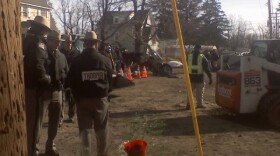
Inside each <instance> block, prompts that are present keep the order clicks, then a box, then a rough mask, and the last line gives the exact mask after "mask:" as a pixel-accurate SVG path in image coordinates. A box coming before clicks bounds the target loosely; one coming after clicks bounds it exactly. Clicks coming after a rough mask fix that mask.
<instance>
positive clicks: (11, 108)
mask: <svg viewBox="0 0 280 156" xmlns="http://www.w3.org/2000/svg"><path fill="white" fill-rule="evenodd" d="M0 14H1V16H0V155H1V156H8V155H9V156H26V155H27V146H26V144H27V141H26V124H25V112H24V79H23V55H22V46H21V44H22V43H21V30H20V27H21V26H20V1H19V0H12V1H11V0H10V1H8V0H0Z"/></svg>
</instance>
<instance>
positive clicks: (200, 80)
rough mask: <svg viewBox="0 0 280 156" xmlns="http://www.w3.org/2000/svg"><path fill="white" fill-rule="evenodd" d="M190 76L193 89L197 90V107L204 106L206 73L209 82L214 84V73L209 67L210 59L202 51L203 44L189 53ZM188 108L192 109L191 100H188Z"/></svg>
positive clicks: (196, 46)
mask: <svg viewBox="0 0 280 156" xmlns="http://www.w3.org/2000/svg"><path fill="white" fill-rule="evenodd" d="M187 63H188V69H189V74H190V75H189V76H190V81H191V85H192V90H193V91H195V92H196V96H195V97H196V102H197V108H204V107H205V106H203V94H204V75H203V72H205V73H206V75H207V76H208V78H209V84H212V75H211V72H210V69H209V64H208V60H207V59H206V57H205V56H204V55H203V54H202V53H201V46H200V45H195V47H194V51H193V53H190V54H188V58H187ZM186 109H187V110H189V109H190V105H189V102H187V106H186Z"/></svg>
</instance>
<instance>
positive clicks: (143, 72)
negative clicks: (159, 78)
mask: <svg viewBox="0 0 280 156" xmlns="http://www.w3.org/2000/svg"><path fill="white" fill-rule="evenodd" d="M141 77H142V78H147V77H148V73H147V70H146V67H145V66H144V67H143V71H142V73H141Z"/></svg>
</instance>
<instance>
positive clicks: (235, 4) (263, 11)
mask: <svg viewBox="0 0 280 156" xmlns="http://www.w3.org/2000/svg"><path fill="white" fill-rule="evenodd" d="M220 2H221V5H222V10H224V11H225V13H226V15H234V16H235V17H242V18H243V19H244V20H246V21H249V22H251V23H252V25H253V26H254V27H257V26H258V25H266V21H267V19H268V7H267V2H268V0H220ZM279 2H280V0H271V3H272V6H273V8H274V9H273V10H274V11H275V8H277V7H278V3H279Z"/></svg>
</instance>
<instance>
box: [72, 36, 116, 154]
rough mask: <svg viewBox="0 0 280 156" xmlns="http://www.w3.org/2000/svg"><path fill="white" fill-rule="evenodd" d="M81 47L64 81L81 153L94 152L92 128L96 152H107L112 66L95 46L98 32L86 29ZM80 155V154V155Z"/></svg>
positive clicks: (96, 45)
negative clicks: (73, 104) (70, 97)
mask: <svg viewBox="0 0 280 156" xmlns="http://www.w3.org/2000/svg"><path fill="white" fill-rule="evenodd" d="M83 41H84V48H85V49H84V50H83V52H82V53H81V54H80V55H79V56H77V57H76V58H75V59H74V61H73V62H72V64H71V67H70V70H69V73H68V76H67V80H68V81H69V84H70V88H71V90H72V92H73V96H74V99H75V101H76V106H77V117H78V127H79V132H80V137H81V144H82V146H81V147H82V149H81V152H82V153H90V154H93V151H92V150H91V149H92V148H91V145H90V144H89V143H90V142H92V141H91V139H92V138H91V137H90V136H91V135H90V134H91V130H92V128H94V131H95V135H96V142H97V155H98V156H107V155H108V145H109V142H108V141H109V140H108V118H109V116H108V107H109V102H108V98H107V97H108V95H109V92H110V91H111V90H112V89H111V88H112V87H111V84H112V65H111V61H110V59H109V58H108V57H106V56H104V55H102V54H101V53H100V52H99V51H98V50H97V49H98V42H99V41H100V40H98V38H97V35H96V33H95V32H94V31H90V32H87V33H86V34H85V37H84V39H83ZM81 155H83V154H81Z"/></svg>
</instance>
